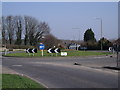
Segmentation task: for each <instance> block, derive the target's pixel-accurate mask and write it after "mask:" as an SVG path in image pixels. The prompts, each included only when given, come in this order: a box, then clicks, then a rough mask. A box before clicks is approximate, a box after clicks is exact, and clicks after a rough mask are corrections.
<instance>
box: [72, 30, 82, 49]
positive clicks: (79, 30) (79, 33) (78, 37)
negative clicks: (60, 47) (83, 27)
mask: <svg viewBox="0 0 120 90" xmlns="http://www.w3.org/2000/svg"><path fill="white" fill-rule="evenodd" d="M72 29H78V30H79V32H78V34H79V35H78V41H79V40H80V28H72ZM76 47H77V50H78V45H77V44H76Z"/></svg>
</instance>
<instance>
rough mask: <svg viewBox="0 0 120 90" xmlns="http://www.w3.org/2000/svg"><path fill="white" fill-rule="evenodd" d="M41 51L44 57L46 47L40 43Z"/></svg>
mask: <svg viewBox="0 0 120 90" xmlns="http://www.w3.org/2000/svg"><path fill="white" fill-rule="evenodd" d="M39 49H40V50H41V51H42V56H43V50H44V49H45V45H44V44H42V43H40V45H39Z"/></svg>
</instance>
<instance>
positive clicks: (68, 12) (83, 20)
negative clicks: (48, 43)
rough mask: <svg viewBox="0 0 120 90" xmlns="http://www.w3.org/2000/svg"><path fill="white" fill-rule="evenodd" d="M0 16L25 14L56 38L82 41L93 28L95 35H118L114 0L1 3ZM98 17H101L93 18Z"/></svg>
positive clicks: (112, 37) (111, 36) (112, 36)
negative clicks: (39, 22)
mask: <svg viewBox="0 0 120 90" xmlns="http://www.w3.org/2000/svg"><path fill="white" fill-rule="evenodd" d="M2 15H3V16H8V15H13V16H16V15H21V16H24V15H28V16H32V17H35V18H36V19H37V20H39V21H45V22H47V23H48V25H49V26H50V28H51V33H52V34H53V35H54V36H55V37H57V38H58V39H65V40H83V37H84V33H85V31H86V30H87V29H88V28H92V30H93V32H94V34H95V38H96V39H97V40H99V39H100V38H101V36H100V35H101V23H100V19H102V32H103V37H105V38H107V39H117V38H118V3H117V2H3V3H2ZM96 18H100V19H96Z"/></svg>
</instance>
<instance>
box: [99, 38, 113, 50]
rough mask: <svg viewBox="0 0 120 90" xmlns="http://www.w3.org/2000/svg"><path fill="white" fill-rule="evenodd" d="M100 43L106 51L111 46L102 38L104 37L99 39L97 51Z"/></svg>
mask: <svg viewBox="0 0 120 90" xmlns="http://www.w3.org/2000/svg"><path fill="white" fill-rule="evenodd" d="M101 43H102V46H103V50H108V48H109V47H111V46H112V43H111V42H110V41H109V40H107V39H106V38H104V37H103V38H101V39H100V40H99V41H98V47H99V49H100V47H101Z"/></svg>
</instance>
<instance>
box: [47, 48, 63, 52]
mask: <svg viewBox="0 0 120 90" xmlns="http://www.w3.org/2000/svg"><path fill="white" fill-rule="evenodd" d="M60 52H61V51H60V49H59V48H49V49H48V53H60Z"/></svg>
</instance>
